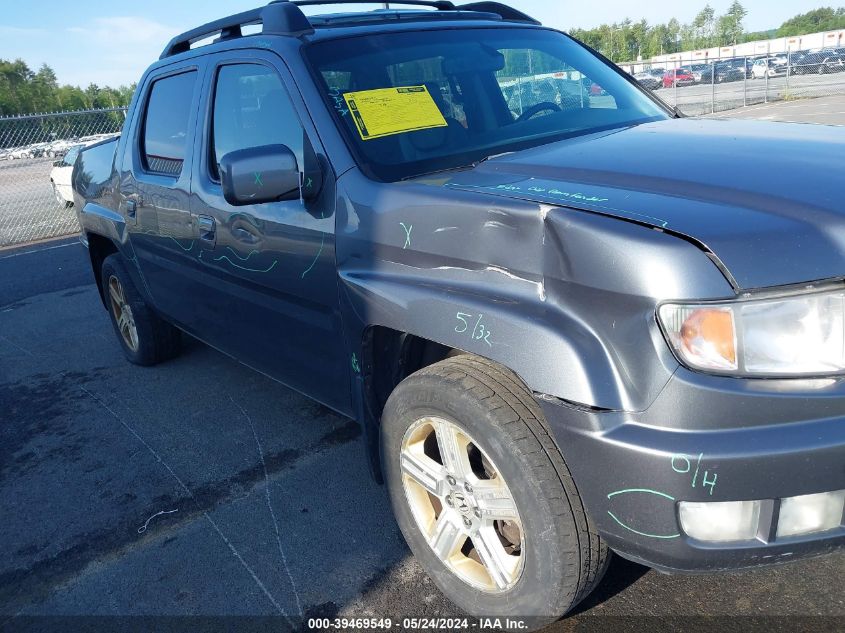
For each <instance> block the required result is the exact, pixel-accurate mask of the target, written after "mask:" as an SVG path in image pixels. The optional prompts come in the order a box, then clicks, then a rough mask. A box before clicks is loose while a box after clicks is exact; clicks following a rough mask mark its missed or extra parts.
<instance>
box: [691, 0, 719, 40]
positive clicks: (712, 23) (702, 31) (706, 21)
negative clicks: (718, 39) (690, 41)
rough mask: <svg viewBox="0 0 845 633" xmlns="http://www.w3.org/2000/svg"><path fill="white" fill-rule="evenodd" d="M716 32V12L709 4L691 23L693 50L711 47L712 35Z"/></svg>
mask: <svg viewBox="0 0 845 633" xmlns="http://www.w3.org/2000/svg"><path fill="white" fill-rule="evenodd" d="M715 31H716V11H715V10H714V9H713V7H711V6H710V5H709V4H708V5H706V6H705V7H704V8H703V9H702V10H701V11H700V12H699V13H698V15H696V16H695V19H694V20H693V21H692V32H693V37H694V41H695V46H694V47H695V48H709V47H711V46H713V35H714V33H715Z"/></svg>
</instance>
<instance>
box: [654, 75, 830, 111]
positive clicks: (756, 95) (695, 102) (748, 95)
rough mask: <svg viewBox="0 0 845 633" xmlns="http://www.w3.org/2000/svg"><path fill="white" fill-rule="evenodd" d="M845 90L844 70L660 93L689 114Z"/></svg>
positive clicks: (812, 96)
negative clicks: (841, 71) (842, 71)
mask: <svg viewBox="0 0 845 633" xmlns="http://www.w3.org/2000/svg"><path fill="white" fill-rule="evenodd" d="M843 91H845V73H834V74H826V75H818V74H812V75H792V76H790V77H774V78H771V79H751V78H749V79H746V80H745V81H731V82H726V83H716V84H715V85H714V84H712V83H706V82H705V83H701V84H696V85H692V86H678V87H677V88H674V87H671V88H660V89H659V90H657V91H656V94H657V96H659V97H660V98H661V99H663V100H664V101H665V102H666V103H668V104H669V105H673V106H674V105H677V106H678V108H680V110H681V111H682V112H683V113H684V114H686V115H688V116H699V115H702V114H711V113H713V112H723V111H735V110H736V109H738V108H739V109H741V108H743V107H744V106H753V105H758V104H761V103H768V102H777V101H784V100H785V101H791V100H796V99H801V100H803V99H814V98H825V97H828V96H830V95H841V94H842V93H843Z"/></svg>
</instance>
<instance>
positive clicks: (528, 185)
mask: <svg viewBox="0 0 845 633" xmlns="http://www.w3.org/2000/svg"><path fill="white" fill-rule="evenodd" d="M447 186H449V187H453V188H455V189H463V190H469V191H483V192H486V193H492V194H497V195H504V196H508V197H510V198H518V199H521V200H530V201H532V202H546V203H551V204H554V205H556V206H567V207H572V208H576V209H583V210H586V211H596V212H601V213H605V214H607V215H612V216H615V217H619V218H623V219H630V220H634V221H637V222H644V223H647V224H650V225H654V226H658V227H660V228H666V227H667V226H668V224H669V223H668V221H667V220H663V219H661V218H657V217H654V216H651V215H647V214H644V213H637V212H633V211H628V210H625V209H619V208H616V207H614V206H611V204H607V203H613V200H612V198H608V197H605V195H600V193H599V192H596V191H590V190H582V189H576V188H570V187H568V186H567V185H566V184H564V183H562V182H556V181H554V180H544V179H542V178H527V179H525V180H518V181H515V182H507V183H499V184H490V185H470V184H460V183H449V184H448V185H447Z"/></svg>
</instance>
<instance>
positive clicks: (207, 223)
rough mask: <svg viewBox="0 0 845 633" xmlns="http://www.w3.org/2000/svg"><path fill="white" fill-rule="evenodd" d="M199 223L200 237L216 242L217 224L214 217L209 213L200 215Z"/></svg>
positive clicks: (198, 217)
mask: <svg viewBox="0 0 845 633" xmlns="http://www.w3.org/2000/svg"><path fill="white" fill-rule="evenodd" d="M197 225H198V226H199V233H200V239H201V240H204V241H206V242H210V243H212V244H214V241H215V240H216V239H217V225H216V223H215V222H214V218H212V217H211V216H208V215H198V216H197Z"/></svg>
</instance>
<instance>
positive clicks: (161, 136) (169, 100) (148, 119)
mask: <svg viewBox="0 0 845 633" xmlns="http://www.w3.org/2000/svg"><path fill="white" fill-rule="evenodd" d="M196 80H197V73H196V71H191V72H186V73H182V74H180V75H172V76H170V77H165V78H164V79H158V80H156V81H155V82H154V83H153V85H152V88H151V89H150V96H149V99H148V101H147V111H146V114H145V118H144V133H143V139H142V146H141V156H142V157H143V159H144V167H145V168H146V169H147V170H148V171H151V172H154V173H158V174H165V175H168V176H178V175H179V174H180V173H181V172H182V165H183V164H184V162H185V152H186V150H187V147H186V146H187V142H188V120H189V119H190V116H191V105H192V104H193V97H194V86H195V85H196Z"/></svg>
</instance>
